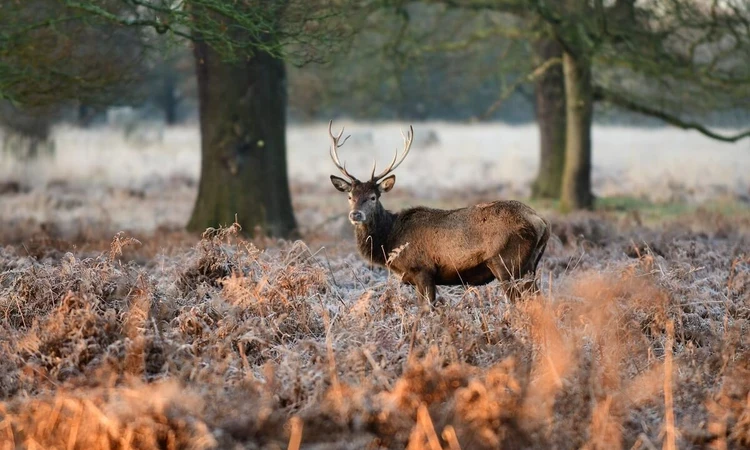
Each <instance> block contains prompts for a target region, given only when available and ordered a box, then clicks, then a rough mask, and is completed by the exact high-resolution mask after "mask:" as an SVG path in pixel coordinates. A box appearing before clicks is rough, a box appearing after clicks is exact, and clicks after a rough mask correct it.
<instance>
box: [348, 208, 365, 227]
mask: <svg viewBox="0 0 750 450" xmlns="http://www.w3.org/2000/svg"><path fill="white" fill-rule="evenodd" d="M364 221H365V213H363V212H362V211H359V210H354V211H351V212H350V213H349V222H351V223H354V224H357V223H362V222H364Z"/></svg>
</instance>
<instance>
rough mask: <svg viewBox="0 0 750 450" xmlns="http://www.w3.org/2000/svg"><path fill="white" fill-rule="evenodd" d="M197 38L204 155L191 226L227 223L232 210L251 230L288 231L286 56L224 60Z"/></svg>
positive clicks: (292, 224)
mask: <svg viewBox="0 0 750 450" xmlns="http://www.w3.org/2000/svg"><path fill="white" fill-rule="evenodd" d="M194 45H195V47H194V53H195V60H196V71H197V79H198V94H199V99H200V130H201V158H202V159H201V178H200V184H199V188H198V197H197V199H196V201H195V207H194V209H193V214H192V217H191V218H190V222H189V223H188V229H189V230H192V231H203V230H205V229H206V228H207V227H216V226H219V225H226V224H231V223H232V222H233V221H234V219H235V214H236V215H237V220H238V222H239V224H240V225H242V227H243V229H244V230H245V231H246V232H248V233H252V232H253V231H254V229H255V228H256V227H260V228H261V229H262V230H263V231H264V232H265V233H267V234H270V235H272V236H282V237H283V236H289V235H291V234H293V233H294V231H295V229H296V223H295V219H294V214H293V212H292V203H291V198H290V194H289V184H288V179H287V166H286V103H287V93H286V72H285V67H284V62H283V61H281V60H279V59H277V58H274V57H273V56H271V55H269V54H267V53H264V52H262V51H259V52H256V53H255V55H254V56H253V57H252V58H249V59H246V60H244V61H241V62H232V63H229V62H226V61H223V60H222V58H221V56H220V55H219V54H217V53H216V51H214V50H213V49H212V48H211V47H209V46H208V45H207V44H205V43H204V42H196V43H195V44H194Z"/></svg>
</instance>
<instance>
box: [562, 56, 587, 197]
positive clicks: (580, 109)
mask: <svg viewBox="0 0 750 450" xmlns="http://www.w3.org/2000/svg"><path fill="white" fill-rule="evenodd" d="M563 72H564V74H565V101H566V111H567V114H566V118H567V127H566V139H565V170H564V171H563V183H562V195H561V197H560V206H561V208H562V209H563V210H564V211H569V210H573V209H590V208H591V207H592V206H593V204H594V197H593V195H592V194H591V121H592V117H593V87H592V84H591V63H590V61H589V60H588V59H586V58H583V57H580V56H578V55H574V54H572V53H570V52H568V51H565V52H564V55H563Z"/></svg>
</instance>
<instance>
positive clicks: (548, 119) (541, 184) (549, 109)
mask: <svg viewBox="0 0 750 450" xmlns="http://www.w3.org/2000/svg"><path fill="white" fill-rule="evenodd" d="M562 53H563V50H562V46H561V45H560V43H559V42H558V41H557V40H556V39H541V40H539V41H537V42H535V43H534V56H535V64H536V65H540V64H543V63H544V62H545V61H548V60H550V59H552V58H560V59H562ZM535 88H536V119H537V124H538V126H539V171H538V172H537V176H536V180H534V183H533V184H532V186H531V195H532V196H533V197H535V198H554V199H559V198H560V194H561V189H562V177H563V167H564V165H565V115H566V110H565V78H564V75H563V69H562V65H561V64H557V65H555V66H553V67H550V68H549V69H547V70H546V71H545V72H544V74H543V75H542V76H541V77H539V79H537V81H536V86H535Z"/></svg>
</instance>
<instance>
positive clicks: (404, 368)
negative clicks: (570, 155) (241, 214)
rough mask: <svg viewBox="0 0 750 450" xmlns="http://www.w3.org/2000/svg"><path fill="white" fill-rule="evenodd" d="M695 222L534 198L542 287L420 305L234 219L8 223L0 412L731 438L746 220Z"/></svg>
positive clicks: (730, 441)
mask: <svg viewBox="0 0 750 450" xmlns="http://www.w3.org/2000/svg"><path fill="white" fill-rule="evenodd" d="M694 222H698V223H699V222H704V226H705V228H704V229H703V231H701V232H700V233H696V232H693V231H691V229H692V227H693V225H694V224H693V223H692V222H690V223H687V222H674V223H672V224H670V225H668V226H664V228H662V229H660V230H658V231H656V230H651V229H646V228H641V227H637V226H633V225H632V224H631V225H625V224H619V225H618V224H615V223H613V222H612V221H611V220H608V219H607V218H606V217H604V216H601V215H592V214H585V215H579V216H571V217H568V218H565V219H562V218H559V217H555V218H553V228H554V232H555V236H556V238H555V239H554V240H553V242H552V243H551V245H550V248H549V250H548V252H547V254H546V256H545V258H544V259H543V262H542V267H541V271H540V278H541V281H542V291H543V292H542V294H541V295H539V296H530V297H527V298H524V299H523V300H522V301H520V302H519V303H516V304H509V303H508V302H507V301H506V300H505V299H504V298H503V297H502V294H501V291H500V289H499V287H498V286H496V284H494V283H493V284H490V285H487V286H484V287H478V288H470V289H464V288H461V287H457V288H445V287H442V288H439V296H440V297H442V298H443V300H445V304H444V306H442V307H440V308H438V309H437V310H436V311H434V312H432V313H423V312H420V308H419V307H418V306H417V302H416V299H415V294H414V292H413V290H412V289H411V288H410V287H406V286H403V285H401V284H399V282H398V281H397V279H396V277H393V276H390V275H389V274H388V272H387V271H385V270H381V269H375V270H372V269H371V268H369V267H368V266H367V264H366V263H364V262H363V261H362V260H361V259H360V258H359V257H358V256H356V255H355V254H354V253H353V252H354V246H353V244H352V243H351V242H347V241H340V240H338V242H336V241H337V240H336V239H331V240H330V241H329V242H328V244H327V245H326V246H325V248H322V249H321V248H320V247H319V245H315V244H310V245H308V244H305V243H304V242H303V241H297V242H274V241H256V242H247V241H244V240H242V239H239V238H238V237H236V236H234V231H236V230H235V229H234V228H230V229H228V230H220V231H218V232H214V233H211V234H209V235H206V236H204V237H203V239H201V240H199V241H197V242H196V240H195V238H190V237H185V236H173V235H170V234H159V235H156V236H151V237H147V238H143V242H142V243H138V242H135V241H132V240H129V239H127V237H125V236H122V235H118V236H117V237H116V238H115V239H114V241H113V242H112V243H111V245H110V247H109V248H105V247H103V246H102V247H101V248H100V250H97V249H93V248H92V249H89V250H86V251H84V250H80V249H75V248H70V247H67V248H62V250H61V246H62V245H64V243H61V242H57V241H47V242H41V243H40V242H37V243H36V245H34V246H32V247H31V248H30V249H29V248H26V247H25V246H21V245H17V246H6V247H4V248H1V249H0V311H2V312H3V319H2V326H1V327H0V424H2V427H0V436H2V440H3V442H6V443H9V445H10V448H14V446H18V447H17V448H31V447H34V448H40V447H41V448H87V449H110V448H139V449H156V448H247V449H257V448H264V449H276V448H287V445H290V447H288V448H310V449H362V448H392V449H400V448H410V449H430V450H434V449H438V448H441V449H454V448H463V449H494V448H561V449H573V448H608V449H609V448H631V447H633V446H635V447H641V448H642V447H646V448H652V447H659V446H661V445H662V443H663V442H665V440H666V439H667V436H668V434H669V433H674V435H675V437H676V442H677V444H678V446H679V448H706V447H708V446H709V445H711V446H717V447H720V448H741V447H743V446H747V445H748V444H750V422H748V419H747V418H748V417H749V415H750V403H748V398H749V397H748V396H749V395H750V341H749V340H748V338H747V337H748V320H749V319H750V255H748V254H747V248H748V242H750V222H748V221H747V220H738V219H736V218H726V217H723V216H720V215H713V216H708V217H695V218H694ZM155 242H157V244H156V245H158V246H159V247H160V248H164V247H172V250H170V251H167V252H164V251H158V252H156V253H155V254H154V253H152V251H153V247H154V245H155ZM29 251H31V252H33V254H32V255H29ZM666 398H672V400H671V401H670V402H665V399H666ZM665 408H668V410H669V411H673V412H674V415H673V419H670V418H669V417H672V416H670V415H669V414H668V413H667V410H666V409H665ZM295 442H301V443H302V446H301V447H297V446H295V444H294V443H295Z"/></svg>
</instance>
